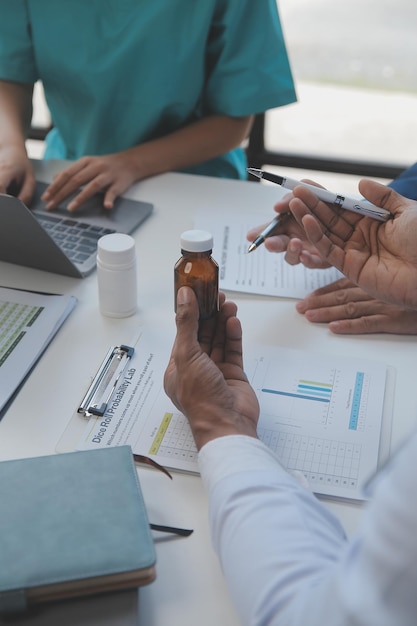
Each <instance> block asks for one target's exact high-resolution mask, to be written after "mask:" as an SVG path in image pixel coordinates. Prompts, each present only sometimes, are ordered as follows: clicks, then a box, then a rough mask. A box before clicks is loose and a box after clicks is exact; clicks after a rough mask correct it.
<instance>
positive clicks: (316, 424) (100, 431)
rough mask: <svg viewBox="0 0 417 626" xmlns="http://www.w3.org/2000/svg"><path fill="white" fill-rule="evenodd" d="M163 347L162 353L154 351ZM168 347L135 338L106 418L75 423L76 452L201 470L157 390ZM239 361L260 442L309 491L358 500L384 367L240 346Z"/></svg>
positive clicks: (376, 437) (367, 471)
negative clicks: (107, 450) (106, 450)
mask: <svg viewBox="0 0 417 626" xmlns="http://www.w3.org/2000/svg"><path fill="white" fill-rule="evenodd" d="M164 344H165V345H166V346H167V348H166V350H167V351H165V350H164V349H162V348H161V349H160V350H157V349H156V347H157V346H159V347H161V346H162V345H164ZM170 345H171V342H170V340H169V339H168V340H167V341H164V342H163V343H162V342H161V336H160V335H159V336H158V334H157V331H154V332H153V333H149V331H148V329H147V330H146V331H144V332H143V333H142V334H141V336H140V338H139V340H138V342H137V344H136V346H135V354H134V356H133V358H132V360H131V364H130V366H129V370H128V371H127V372H126V374H125V378H124V380H122V381H120V384H119V387H118V388H117V389H116V390H115V392H114V395H113V397H112V399H111V400H110V402H109V405H108V409H107V411H106V413H105V415H104V417H103V418H95V417H93V418H91V419H90V420H88V421H87V422H85V420H82V421H83V422H84V424H85V425H84V426H83V431H82V433H83V434H82V436H81V437H79V439H78V445H77V447H78V449H91V448H96V447H100V446H106V445H122V444H128V445H131V447H132V449H133V451H134V452H136V453H139V454H144V455H147V456H150V457H151V458H153V459H154V460H155V461H157V462H158V463H160V464H161V465H164V466H166V467H169V468H171V469H174V470H175V469H177V470H182V471H188V472H198V465H197V450H196V447H195V444H194V440H193V437H192V434H191V430H190V427H189V425H188V421H187V419H186V418H185V417H184V416H183V415H182V414H181V413H179V412H178V410H177V409H176V408H175V407H174V405H173V404H172V402H171V401H170V399H169V398H168V397H167V396H166V394H165V392H164V390H163V374H164V371H165V367H166V364H167V362H168V356H169V354H168V349H169V348H168V347H169V346H170ZM246 354H247V356H248V358H247V360H246V362H245V371H246V373H247V375H248V378H249V380H250V382H251V384H252V386H253V387H254V389H255V392H256V394H257V397H258V399H259V403H260V409H261V415H260V420H259V425H258V434H259V437H260V439H261V440H262V441H264V442H265V444H266V445H267V446H269V447H270V448H271V449H273V450H274V451H275V452H276V454H277V457H278V459H279V460H280V462H281V463H282V464H283V465H284V467H285V468H287V469H288V470H297V471H299V472H302V473H303V474H304V476H305V477H306V479H307V480H308V482H309V483H310V485H311V488H312V490H313V491H314V492H316V493H320V494H326V495H329V496H338V497H344V498H349V499H362V498H363V496H362V494H361V487H362V486H363V485H364V483H365V482H366V480H367V479H368V478H369V477H370V476H371V475H372V474H373V473H374V472H375V471H376V469H377V463H378V451H379V441H380V434H381V426H382V414H383V403H384V390H385V382H386V374H387V368H386V367H385V366H384V365H383V364H381V363H378V362H373V361H368V360H357V359H351V358H344V357H333V356H329V355H320V354H311V353H309V352H305V351H301V350H291V349H288V348H281V347H277V346H275V347H274V346H252V347H247V349H246ZM80 419H81V418H78V420H80Z"/></svg>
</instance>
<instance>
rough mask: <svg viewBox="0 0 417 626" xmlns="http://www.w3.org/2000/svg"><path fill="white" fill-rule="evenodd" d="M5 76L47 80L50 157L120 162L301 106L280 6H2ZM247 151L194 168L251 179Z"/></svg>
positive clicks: (83, 2)
mask: <svg viewBox="0 0 417 626" xmlns="http://www.w3.org/2000/svg"><path fill="white" fill-rule="evenodd" d="M0 15H1V19H0V78H1V79H4V80H10V81H15V82H23V83H34V82H35V81H37V80H41V81H42V83H43V87H44V91H45V96H46V101H47V104H48V107H49V110H50V112H51V117H52V120H53V124H54V128H53V130H52V131H51V132H50V134H49V135H48V137H47V148H46V152H45V158H58V159H78V158H80V157H81V156H84V155H101V154H110V153H114V152H118V151H121V150H125V149H127V148H130V147H132V146H135V145H138V144H141V143H143V142H145V141H148V140H151V139H155V138H158V137H161V136H163V135H166V134H168V133H171V132H173V131H175V130H177V129H179V128H181V127H183V126H185V125H187V124H189V123H191V122H193V121H195V120H198V119H201V118H202V117H204V116H208V115H229V116H233V117H240V116H247V115H252V114H255V113H261V112H264V111H266V110H267V109H270V108H274V107H279V106H282V105H285V104H289V103H291V102H293V101H294V100H295V99H296V96H295V90H294V84H293V79H292V75H291V70H290V65H289V61H288V56H287V52H286V48H285V42H284V38H283V33H282V29H281V25H280V21H279V15H278V12H277V7H276V0H168V1H167V0H106V1H105V0H71V1H70V2H62V1H59V0H58V1H57V0H13V2H10V0H0ZM245 166H246V162H245V157H244V152H243V150H242V149H241V148H238V149H236V150H233V151H231V152H229V153H227V154H224V155H222V156H220V157H218V158H215V159H212V160H210V161H206V162H204V163H202V164H200V165H197V166H195V167H192V168H190V169H188V170H187V171H189V172H192V173H198V174H205V175H213V176H224V177H230V178H246V172H245Z"/></svg>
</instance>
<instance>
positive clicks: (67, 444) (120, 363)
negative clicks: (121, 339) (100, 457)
mask: <svg viewBox="0 0 417 626" xmlns="http://www.w3.org/2000/svg"><path fill="white" fill-rule="evenodd" d="M134 352H135V349H134V348H133V347H132V346H127V345H125V344H120V345H119V346H111V348H110V349H109V350H108V352H107V354H106V356H105V357H104V359H103V361H102V363H101V365H100V367H99V368H98V370H97V373H96V374H95V376H94V377H93V379H92V381H91V383H90V385H89V387H88V389H87V391H86V392H85V394H84V395H83V397H82V399H81V401H80V402H79V404H78V407H77V410H76V412H75V414H74V415H73V417H72V419H71V420H70V422H69V423H68V426H67V427H66V429H65V430H64V432H63V434H62V436H61V438H60V440H59V441H58V443H57V445H56V447H55V450H56V451H57V452H72V451H74V450H75V449H76V448H77V441H78V439H79V437H80V436H81V433H82V431H83V428H84V427H85V419H88V418H90V417H92V416H95V417H98V418H100V417H103V416H104V414H105V412H106V409H107V407H108V404H109V402H110V399H111V397H112V395H113V393H114V391H115V389H116V387H117V384H118V382H119V380H120V378H121V377H122V375H123V374H124V372H125V371H126V369H127V367H128V366H129V363H130V361H131V359H132V357H133V354H134ZM83 418H85V419H83Z"/></svg>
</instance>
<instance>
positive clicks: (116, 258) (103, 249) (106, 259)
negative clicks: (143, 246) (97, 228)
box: [97, 233, 136, 269]
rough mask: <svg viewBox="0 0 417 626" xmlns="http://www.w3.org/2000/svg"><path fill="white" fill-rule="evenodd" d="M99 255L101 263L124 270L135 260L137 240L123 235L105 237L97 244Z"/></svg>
mask: <svg viewBox="0 0 417 626" xmlns="http://www.w3.org/2000/svg"><path fill="white" fill-rule="evenodd" d="M97 255H98V257H99V259H100V263H102V264H104V265H107V266H111V267H115V268H120V269H122V268H123V267H124V266H126V265H130V264H131V263H132V261H133V260H134V259H135V256H136V248H135V240H134V239H133V237H131V236H130V235H125V234H123V233H112V234H110V235H104V236H103V237H100V239H99V240H98V242H97Z"/></svg>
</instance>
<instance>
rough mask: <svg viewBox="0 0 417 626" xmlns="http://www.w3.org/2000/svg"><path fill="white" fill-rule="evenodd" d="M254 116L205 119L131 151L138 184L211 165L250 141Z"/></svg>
mask: <svg viewBox="0 0 417 626" xmlns="http://www.w3.org/2000/svg"><path fill="white" fill-rule="evenodd" d="M252 120H253V118H252V116H247V117H239V118H232V117H227V116H224V115H215V116H214V115H213V116H209V117H205V118H203V119H201V120H199V121H197V122H194V123H192V124H189V125H188V126H184V127H183V128H181V129H179V130H177V131H175V132H173V133H171V134H169V135H166V136H165V137H161V138H159V139H155V140H153V141H148V142H146V143H143V144H141V145H140V146H135V147H134V148H131V149H130V150H128V151H127V154H128V156H129V158H130V159H131V160H132V162H133V163H134V167H135V168H136V171H137V180H141V179H143V178H147V177H149V176H154V175H156V174H161V173H163V172H168V171H173V170H179V169H183V168H186V167H191V166H193V165H197V164H198V163H202V162H204V161H208V160H209V159H212V158H214V157H216V156H219V155H220V154H224V153H225V152H228V151H229V150H232V149H233V148H236V147H238V146H239V145H240V144H241V143H242V141H243V140H244V139H245V138H246V137H247V135H248V133H249V132H250V128H251V125H252Z"/></svg>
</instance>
